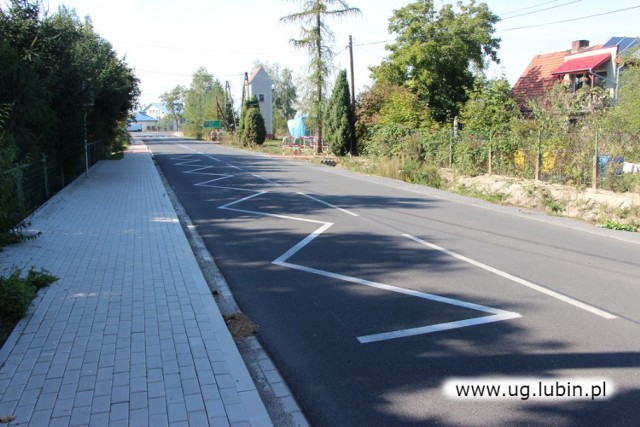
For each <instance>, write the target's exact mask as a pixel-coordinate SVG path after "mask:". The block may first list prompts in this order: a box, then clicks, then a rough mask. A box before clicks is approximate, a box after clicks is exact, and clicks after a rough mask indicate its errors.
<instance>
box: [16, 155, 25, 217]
mask: <svg viewBox="0 0 640 427" xmlns="http://www.w3.org/2000/svg"><path fill="white" fill-rule="evenodd" d="M22 168H23V166H17V167H16V168H15V169H14V171H15V172H14V173H13V178H14V179H15V181H16V190H17V193H18V194H17V195H18V207H19V208H20V212H25V211H26V210H27V209H26V201H25V198H24V180H23V179H22V177H23V175H24V174H23V173H22Z"/></svg>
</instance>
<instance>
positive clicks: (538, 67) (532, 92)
mask: <svg viewBox="0 0 640 427" xmlns="http://www.w3.org/2000/svg"><path fill="white" fill-rule="evenodd" d="M569 53H570V51H568V50H563V51H560V52H552V53H545V54H541V55H536V56H535V57H534V58H533V59H532V60H531V62H530V63H529V65H528V66H527V68H526V69H525V70H524V72H523V73H522V75H521V76H520V78H519V79H518V81H517V82H516V84H515V85H514V86H513V94H514V96H515V97H516V100H517V101H518V103H519V104H521V105H523V104H524V102H525V101H526V100H527V99H532V98H538V97H540V96H542V95H544V93H545V92H546V91H548V90H549V89H551V88H552V87H553V85H554V83H555V82H557V81H558V77H556V76H553V75H552V74H551V72H552V71H553V70H555V69H557V68H558V67H559V66H561V65H562V64H563V63H564V57H565V56H566V55H568V54H569Z"/></svg>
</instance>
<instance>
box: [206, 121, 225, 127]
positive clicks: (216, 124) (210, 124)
mask: <svg viewBox="0 0 640 427" xmlns="http://www.w3.org/2000/svg"><path fill="white" fill-rule="evenodd" d="M204 127H205V128H214V129H220V128H221V127H222V123H220V120H205V122H204Z"/></svg>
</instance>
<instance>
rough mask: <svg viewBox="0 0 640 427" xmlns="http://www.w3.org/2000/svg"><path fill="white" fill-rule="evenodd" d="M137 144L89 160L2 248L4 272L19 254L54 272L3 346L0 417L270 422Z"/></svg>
mask: <svg viewBox="0 0 640 427" xmlns="http://www.w3.org/2000/svg"><path fill="white" fill-rule="evenodd" d="M140 151H141V152H140V153H137V154H127V155H125V159H124V160H121V161H119V162H100V163H98V164H97V165H96V166H94V167H93V168H92V169H91V177H90V179H88V180H87V179H85V178H79V179H78V180H77V181H75V182H74V183H72V184H71V185H70V186H68V187H67V188H65V189H63V190H62V191H61V192H59V193H58V194H57V195H56V196H55V197H54V198H53V199H52V200H50V201H49V202H48V203H47V204H45V205H44V206H43V207H42V208H41V209H39V210H38V211H36V212H35V213H34V214H33V215H32V217H31V218H30V219H29V220H30V221H31V223H32V227H33V228H34V229H36V230H39V231H41V232H42V234H41V236H40V237H39V238H38V239H36V240H35V241H33V242H25V243H24V244H21V245H15V246H12V247H11V248H8V249H6V250H5V251H3V252H1V253H0V269H1V268H3V267H5V266H7V265H9V266H10V265H14V264H15V265H20V263H25V262H29V263H32V264H34V265H38V266H42V267H43V268H47V269H48V270H49V271H51V272H52V273H53V274H55V275H56V276H57V277H59V278H60V280H58V281H57V282H56V283H55V284H53V285H52V286H50V287H48V288H45V289H43V290H42V291H40V293H39V294H38V297H37V299H36V300H35V302H34V304H33V305H32V306H31V307H30V313H29V315H28V317H27V318H26V319H27V320H25V321H24V324H23V325H22V326H21V328H22V329H20V331H19V333H16V335H15V336H12V337H10V340H9V341H8V343H9V345H10V346H11V348H9V349H8V350H5V349H3V351H2V352H1V353H0V358H2V360H0V366H1V368H0V413H11V412H12V411H20V414H21V417H22V418H23V420H22V421H18V423H19V425H26V423H30V424H32V425H46V424H49V425H99V426H107V425H127V424H131V425H154V426H155V425H168V424H169V422H170V421H171V422H172V423H173V424H174V425H181V424H184V425H189V424H191V425H206V424H207V423H208V424H209V425H216V426H218V425H223V426H224V425H228V424H229V423H228V420H232V423H231V424H237V425H239V424H242V423H246V422H252V423H254V421H252V420H260V419H261V418H260V414H263V415H265V416H266V411H265V410H264V405H262V402H261V401H260V400H259V399H254V395H253V394H251V393H250V392H251V391H255V385H253V383H252V382H251V381H250V380H247V379H248V378H249V376H248V372H247V371H246V368H245V367H244V362H243V361H242V359H241V358H240V355H239V353H238V352H237V349H236V348H235V345H234V343H233V340H232V339H231V336H230V334H229V333H228V331H227V330H226V326H225V324H224V321H223V320H222V318H221V316H220V314H219V311H218V309H217V306H216V305H215V301H214V300H213V298H212V297H210V292H209V290H208V287H207V285H206V282H205V281H204V278H203V276H202V274H201V272H200V271H199V268H198V266H197V263H196V261H195V257H194V256H193V254H192V253H191V249H190V247H189V244H188V242H187V240H186V239H185V236H184V233H183V231H182V228H181V226H180V224H179V223H178V221H177V217H176V214H175V211H174V210H173V207H172V206H171V204H170V201H169V200H168V198H167V197H166V193H165V189H164V187H163V185H162V182H161V181H160V179H159V176H158V173H157V171H156V169H155V167H154V165H153V162H152V160H151V158H150V156H149V154H148V153H146V151H145V150H140ZM70 206H73V208H69V207H70ZM158 219H160V220H158ZM123 230H125V232H124V233H123ZM60 248H64V250H61V249H60ZM204 295H207V296H209V298H208V299H207V298H203V296H204ZM214 373H215V374H214ZM218 388H220V390H219V389H218ZM245 390H246V391H248V392H249V393H247V392H245ZM240 393H243V394H240ZM243 405H250V406H251V407H252V408H251V409H246V410H245V408H243V407H242V406H243ZM254 415H255V416H254ZM26 418H30V419H29V420H27V419H26ZM254 425H260V426H262V424H255V423H254ZM266 425H268V423H267V424H266Z"/></svg>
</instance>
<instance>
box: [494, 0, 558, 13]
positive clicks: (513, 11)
mask: <svg viewBox="0 0 640 427" xmlns="http://www.w3.org/2000/svg"><path fill="white" fill-rule="evenodd" d="M557 1H559V0H552V1H547V2H544V3H538V4H534V5H533V6H529V7H523V8H522V9H516V10H512V11H510V12H504V13H500V14H499V15H510V14H512V13H517V12H522V11H523V10H529V9H534V8H536V7H538V6H544V5H547V4H550V3H556V2H557Z"/></svg>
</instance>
